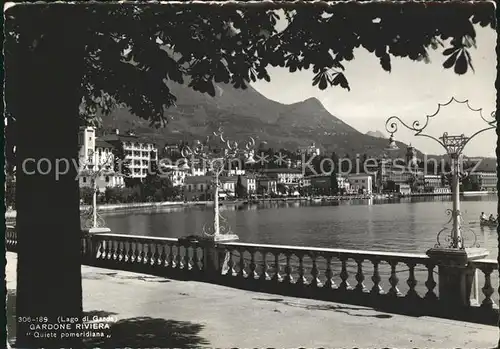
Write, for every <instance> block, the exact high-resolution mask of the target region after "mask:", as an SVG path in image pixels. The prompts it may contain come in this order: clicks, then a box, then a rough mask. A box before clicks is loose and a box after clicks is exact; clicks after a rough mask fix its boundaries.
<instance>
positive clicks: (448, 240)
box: [434, 208, 480, 248]
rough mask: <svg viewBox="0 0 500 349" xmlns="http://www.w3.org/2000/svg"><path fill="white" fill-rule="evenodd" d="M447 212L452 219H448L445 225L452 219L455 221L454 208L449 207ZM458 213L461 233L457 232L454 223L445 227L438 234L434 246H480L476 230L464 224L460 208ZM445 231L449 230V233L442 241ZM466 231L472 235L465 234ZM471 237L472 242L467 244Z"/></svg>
mask: <svg viewBox="0 0 500 349" xmlns="http://www.w3.org/2000/svg"><path fill="white" fill-rule="evenodd" d="M445 212H446V214H447V215H448V216H450V219H449V220H448V222H446V223H445V224H444V225H448V224H450V223H451V221H453V219H454V218H455V217H454V216H453V210H451V209H449V208H448V209H446V211H445ZM456 215H457V219H459V220H460V225H459V227H460V233H459V234H455V231H454V229H455V227H454V225H452V226H451V227H443V228H442V229H441V230H440V231H439V232H438V234H437V237H436V244H435V245H434V247H438V248H439V247H447V248H453V247H454V246H463V248H468V247H480V244H479V243H478V241H477V235H476V233H475V232H474V230H472V229H471V228H469V227H464V226H463V222H464V220H463V218H462V215H461V213H460V210H458V211H457V212H456ZM445 232H448V234H447V235H445V236H444V239H443V241H441V235H442V234H443V233H445ZM465 232H467V233H470V235H471V236H470V237H469V236H467V235H466V234H464V233H465ZM471 239H472V243H470V244H467V242H468V241H469V240H471Z"/></svg>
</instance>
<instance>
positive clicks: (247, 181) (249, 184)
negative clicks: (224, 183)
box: [241, 174, 257, 194]
mask: <svg viewBox="0 0 500 349" xmlns="http://www.w3.org/2000/svg"><path fill="white" fill-rule="evenodd" d="M241 184H242V185H243V186H244V187H245V189H246V191H247V193H248V194H253V193H255V192H257V180H256V177H255V175H253V174H248V175H246V176H241Z"/></svg>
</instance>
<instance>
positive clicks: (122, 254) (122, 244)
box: [118, 240, 125, 263]
mask: <svg viewBox="0 0 500 349" xmlns="http://www.w3.org/2000/svg"><path fill="white" fill-rule="evenodd" d="M118 247H119V249H118V262H120V263H123V261H124V260H125V241H123V240H122V241H120V242H119V243H118Z"/></svg>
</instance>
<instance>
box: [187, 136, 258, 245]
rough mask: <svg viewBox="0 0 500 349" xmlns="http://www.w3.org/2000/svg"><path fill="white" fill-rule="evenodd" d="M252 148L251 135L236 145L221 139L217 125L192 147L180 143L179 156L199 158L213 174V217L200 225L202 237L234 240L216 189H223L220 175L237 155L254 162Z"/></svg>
mask: <svg viewBox="0 0 500 349" xmlns="http://www.w3.org/2000/svg"><path fill="white" fill-rule="evenodd" d="M216 143H218V144H216ZM254 147H255V140H254V139H253V138H252V137H250V139H249V140H248V141H247V142H246V143H245V144H244V145H243V146H240V144H239V143H238V142H236V141H229V140H227V139H225V137H224V132H223V130H222V128H219V129H218V131H217V132H213V136H211V137H210V136H209V137H207V139H206V141H205V142H204V143H202V142H200V141H195V142H194V144H193V146H192V147H190V146H184V147H183V148H182V150H181V153H182V156H183V157H185V158H189V157H190V158H192V159H194V158H198V159H200V160H201V161H203V163H204V165H205V164H208V165H209V166H210V169H211V171H212V175H213V181H212V184H213V201H214V208H213V210H214V211H213V214H214V218H213V224H210V225H207V224H206V225H204V226H203V231H202V235H203V237H205V238H210V239H213V241H228V240H237V239H238V236H237V235H236V234H234V233H233V232H232V231H231V227H230V226H229V225H228V224H227V221H226V219H225V218H224V217H223V216H222V215H221V214H220V210H219V191H220V190H222V189H223V188H222V184H221V182H220V176H221V174H222V172H223V171H224V165H225V164H226V163H227V162H228V161H231V160H234V159H236V158H238V157H243V158H244V159H245V163H254V162H255V161H254V159H253V153H254Z"/></svg>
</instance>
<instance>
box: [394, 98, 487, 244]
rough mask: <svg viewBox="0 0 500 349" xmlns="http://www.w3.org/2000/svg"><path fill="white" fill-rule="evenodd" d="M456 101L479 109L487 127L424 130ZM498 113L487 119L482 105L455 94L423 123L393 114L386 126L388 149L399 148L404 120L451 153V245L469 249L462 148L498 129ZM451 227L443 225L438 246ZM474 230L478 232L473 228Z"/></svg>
mask: <svg viewBox="0 0 500 349" xmlns="http://www.w3.org/2000/svg"><path fill="white" fill-rule="evenodd" d="M452 102H456V103H460V104H465V105H466V106H467V108H468V109H469V110H471V111H474V112H479V114H480V116H481V119H483V121H485V122H486V124H487V126H486V127H484V128H483V129H480V130H479V131H477V132H475V133H473V134H472V135H471V136H465V135H464V134H461V135H449V134H448V133H447V132H444V133H443V135H442V136H441V137H434V136H431V135H428V134H424V133H423V131H424V130H425V128H426V127H427V126H428V124H429V122H430V120H431V119H432V118H433V117H435V116H436V115H437V114H438V113H439V111H440V110H441V107H444V106H447V105H449V104H451V103H452ZM494 115H495V114H494V113H492V120H487V119H485V118H484V117H483V115H482V109H473V108H471V106H470V105H469V102H468V100H465V101H458V100H456V99H455V98H451V99H450V100H449V101H448V102H447V103H445V104H438V108H437V111H436V112H435V113H434V114H432V115H427V116H426V120H425V123H423V125H421V124H420V122H419V121H414V122H413V123H412V124H411V125H408V124H406V123H404V122H403V121H402V120H401V119H400V118H399V117H396V116H393V117H390V118H389V119H388V120H387V121H386V130H387V131H388V132H389V133H390V135H391V136H390V138H389V146H388V147H387V148H386V149H388V150H397V149H399V148H398V146H397V144H396V142H395V141H394V133H396V132H397V130H398V124H401V125H402V126H404V127H405V128H407V129H409V130H411V131H414V132H415V136H423V137H427V138H430V139H432V140H434V141H436V142H437V143H439V144H440V145H441V146H442V147H443V148H444V149H445V150H446V153H447V155H448V156H449V158H450V160H451V174H452V183H451V190H452V198H453V208H452V210H449V209H448V210H447V211H446V212H447V214H448V215H450V214H451V219H450V221H448V223H449V222H451V221H453V224H452V228H451V234H450V235H449V236H448V237H447V238H446V240H447V241H448V242H449V246H447V248H451V249H459V250H463V249H465V245H464V238H463V235H462V233H463V229H462V225H461V221H462V217H461V213H460V187H459V186H460V181H461V180H462V179H463V178H464V177H466V176H467V175H468V174H467V173H463V172H462V169H461V160H462V151H463V149H464V147H465V146H466V145H467V144H468V143H469V142H470V140H471V139H473V138H474V137H475V136H477V135H479V134H480V133H482V132H485V131H487V130H491V129H494V128H495V127H496V126H495V124H496V121H495V118H494ZM447 229H448V228H443V229H442V230H441V231H440V232H439V233H438V236H437V245H436V248H440V247H442V246H441V243H440V240H439V237H440V235H441V233H442V232H443V231H445V230H447ZM468 230H469V231H471V232H472V233H473V234H474V232H473V231H472V230H470V229H468ZM474 240H476V235H475V234H474ZM473 245H476V241H474V244H473Z"/></svg>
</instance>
